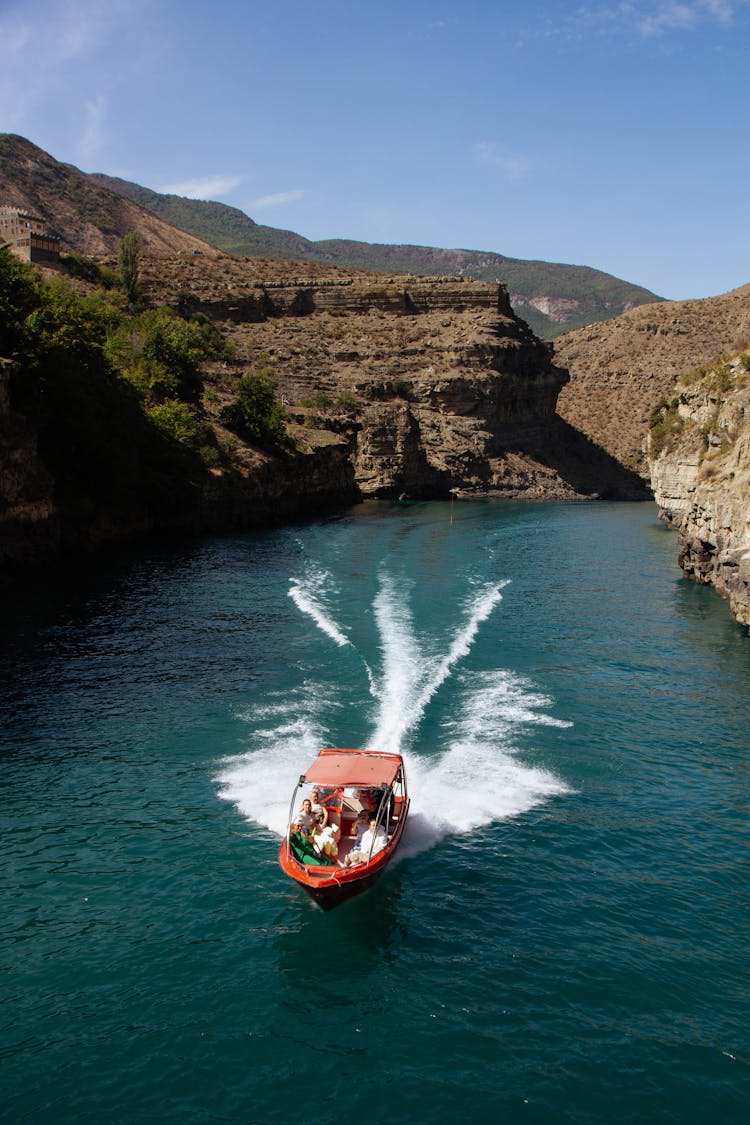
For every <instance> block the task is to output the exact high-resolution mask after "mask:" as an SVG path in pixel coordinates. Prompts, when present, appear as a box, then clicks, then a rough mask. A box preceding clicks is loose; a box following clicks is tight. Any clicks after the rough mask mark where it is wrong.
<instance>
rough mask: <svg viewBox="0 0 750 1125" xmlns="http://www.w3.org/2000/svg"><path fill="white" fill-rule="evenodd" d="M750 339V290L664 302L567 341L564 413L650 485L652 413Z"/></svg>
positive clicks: (563, 341) (558, 345) (560, 348)
mask: <svg viewBox="0 0 750 1125" xmlns="http://www.w3.org/2000/svg"><path fill="white" fill-rule="evenodd" d="M748 336H750V285H745V286H742V287H741V288H740V289H735V290H733V291H732V292H731V293H726V294H724V295H723V296H720V297H709V298H707V299H706V300H703V301H663V302H661V303H659V304H651V305H645V306H641V307H640V308H637V309H633V310H632V311H630V312H628V313H626V314H624V315H623V316H618V317H615V318H614V319H612V320H608V321H604V322H602V323H600V324H596V325H589V326H588V327H586V328H580V329H578V330H576V331H575V332H568V333H566V334H565V335H564V336H559V337H558V338H557V340H556V341H555V356H556V359H557V362H559V363H560V364H562V365H563V366H564V367H566V368H567V369H568V371H569V372H570V382H569V383H568V384H567V386H566V387H564V389H563V390H562V392H561V394H560V398H559V401H558V411H559V413H560V414H561V415H562V417H563V418H565V419H566V420H567V421H568V422H570V423H571V425H573V426H576V427H577V428H578V429H580V430H583V431H584V432H585V433H587V434H588V435H589V437H591V438H592V440H593V441H595V442H596V443H597V445H600V446H602V447H603V448H604V449H606V450H607V451H608V452H609V453H611V454H612V456H613V457H615V458H617V460H618V461H621V462H622V463H623V464H624V465H627V466H628V467H629V468H631V469H634V470H636V471H637V472H639V473H640V474H641V475H642V476H643V478H644V479H646V480H647V479H648V474H649V468H648V463H647V458H646V454H645V451H644V446H643V442H644V438H645V435H646V432H647V430H648V420H649V417H650V415H651V411H652V410H653V409H654V407H655V406H657V405H658V404H659V403H660V402H662V401H664V400H665V399H667V400H668V399H670V398H671V397H672V395H673V393H674V391H673V387H674V386H675V384H676V383H677V381H678V379H679V378H680V376H681V375H683V374H685V373H686V372H688V371H692V370H694V369H695V368H696V367H698V366H699V365H700V364H701V363H711V362H712V361H713V360H714V359H715V358H716V356H717V355H721V354H722V353H727V352H730V351H731V350H732V349H733V347H734V346H735V345H736V342H737V341H738V340H741V339H742V338H743V337H748Z"/></svg>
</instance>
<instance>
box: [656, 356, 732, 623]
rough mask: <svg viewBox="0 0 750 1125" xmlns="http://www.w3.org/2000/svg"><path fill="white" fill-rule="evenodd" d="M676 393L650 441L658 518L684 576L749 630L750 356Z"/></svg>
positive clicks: (718, 367) (683, 385) (718, 366)
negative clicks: (673, 533) (706, 587)
mask: <svg viewBox="0 0 750 1125" xmlns="http://www.w3.org/2000/svg"><path fill="white" fill-rule="evenodd" d="M675 392H676V393H675V397H674V398H673V400H672V402H671V403H670V404H669V406H665V407H663V408H662V410H661V411H660V412H658V413H657V414H656V415H655V417H654V425H653V427H652V433H651V437H650V440H649V461H650V467H651V481H652V486H653V490H654V495H655V498H656V501H657V503H658V505H659V510H660V516H661V518H662V519H664V520H665V522H666V523H668V524H669V525H670V526H671V527H674V528H676V529H677V531H678V533H679V554H678V561H679V564H680V566H681V567H682V569H683V570H684V572H685V574H687V575H689V576H690V577H692V578H695V579H696V580H697V581H699V582H702V583H710V584H712V585H713V586H714V587H715V588H716V589H717V590H718V592H719V593H720V594H722V595H723V596H724V597H726V598H727V599H728V600H729V604H730V608H731V611H732V614H733V615H734V617H735V618H736V619H737V621H739V622H740V623H742V624H743V625H750V354H747V353H744V354H743V355H742V356H739V357H736V358H734V359H733V360H731V361H721V362H718V363H717V364H715V365H714V366H713V367H712V368H711V369H710V370H709V371H707V372H704V373H702V374H701V375H700V376H699V377H697V379H696V381H694V382H690V381H684V382H681V383H679V384H678V385H677V387H676V388H675Z"/></svg>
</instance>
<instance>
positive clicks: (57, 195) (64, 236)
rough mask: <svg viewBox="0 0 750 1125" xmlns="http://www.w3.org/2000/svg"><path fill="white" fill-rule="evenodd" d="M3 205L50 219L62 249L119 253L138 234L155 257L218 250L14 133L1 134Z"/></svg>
mask: <svg viewBox="0 0 750 1125" xmlns="http://www.w3.org/2000/svg"><path fill="white" fill-rule="evenodd" d="M0 203H3V204H8V205H10V206H15V207H23V208H25V209H26V210H28V211H30V212H31V213H32V214H33V215H36V216H38V217H40V218H42V219H44V220H45V222H46V223H47V225H48V226H49V228H50V230H51V231H52V232H53V233H55V234H57V235H58V236H59V237H60V239H61V244H62V249H63V250H65V251H77V252H78V253H83V254H112V253H115V252H116V250H117V247H118V245H119V242H120V239H121V238H122V236H123V235H124V234H127V233H128V231H131V230H135V231H137V232H138V234H139V235H140V236H141V239H142V242H143V245H144V247H145V248H146V250H148V251H149V252H150V253H152V254H169V253H174V252H175V251H179V250H183V251H188V252H190V251H192V250H200V251H201V252H202V253H203V254H208V255H215V254H216V251H215V250H214V248H213V247H212V246H209V245H208V244H207V243H205V242H202V241H201V240H200V239H199V238H194V237H193V236H192V235H190V234H186V233H185V232H184V231H181V230H177V228H176V227H172V226H170V225H169V224H168V223H165V222H164V221H163V220H162V219H159V218H157V216H156V215H154V214H153V213H152V212H151V211H147V210H146V208H145V207H140V206H139V205H138V204H137V203H133V202H132V201H131V200H129V199H124V198H123V197H122V196H120V195H116V194H115V193H114V192H112V191H109V190H108V189H106V188H102V187H99V186H97V185H96V184H94V183H93V182H92V181H91V180H90V179H89V178H88V176H85V175H84V174H83V173H82V172H79V171H78V169H77V168H74V167H73V166H72V165H70V164H61V163H60V162H59V161H57V160H55V159H54V158H53V157H51V156H49V154H48V153H46V152H44V150H43V149H41V148H37V146H36V145H33V144H31V142H30V141H27V140H25V138H23V137H18V136H15V135H13V134H7V133H6V134H0Z"/></svg>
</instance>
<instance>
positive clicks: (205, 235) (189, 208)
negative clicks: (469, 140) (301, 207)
mask: <svg viewBox="0 0 750 1125" xmlns="http://www.w3.org/2000/svg"><path fill="white" fill-rule="evenodd" d="M90 179H92V180H93V181H94V182H95V183H96V184H98V185H101V186H105V187H107V188H108V189H109V190H111V191H114V192H117V193H118V194H120V195H122V196H123V197H126V198H128V199H130V200H133V201H135V202H137V203H139V204H140V205H141V206H143V207H147V208H148V209H149V210H151V211H152V212H153V213H154V214H155V215H158V216H159V217H160V218H162V219H164V220H165V221H166V222H168V223H172V224H174V225H175V226H177V227H180V228H181V229H182V230H185V231H189V232H190V233H191V234H193V235H195V236H197V237H199V238H201V239H204V240H205V241H206V242H210V243H212V245H214V246H217V247H219V248H220V249H222V250H224V251H226V252H227V253H230V254H241V255H248V256H251V257H255V256H257V255H260V256H262V257H266V258H296V259H298V260H300V261H319V262H325V263H328V264H330V265H338V266H345V267H350V268H353V269H358V270H369V271H374V272H377V273H389V274H405V273H409V274H420V275H423V276H427V277H436V276H443V275H445V274H462V275H464V276H466V277H470V278H473V279H475V280H478V281H491V282H495V283H497V282H500V283H502V284H503V285H504V286H505V287H506V289H507V290H508V292H509V294H510V299H511V304H512V305H513V308H514V309H515V311H516V313H517V314H518V315H519V316H522V317H523V318H524V320H526V322H527V323H528V324H529V326H530V327H531V329H532V330H533V331H534V332H535V333H536V334H537V335H538V336H541V337H542V338H543V339H552V338H553V337H555V336H557V335H558V334H559V333H560V332H563V331H566V330H570V329H572V328H576V327H578V326H580V325H585V324H591V323H594V322H596V321H599V320H603V319H605V318H607V317H611V316H617V315H619V314H620V313H622V312H624V311H625V310H626V309H629V308H632V307H633V306H636V305H642V304H647V303H649V302H652V301H658V300H659V298H658V297H657V296H656V295H655V294H654V293H651V292H650V291H649V290H648V289H644V288H642V287H641V286H638V285H631V284H630V283H629V282H627V281H621V280H620V279H619V278H616V277H612V276H611V275H610V274H607V273H602V272H601V271H600V270H594V269H591V268H589V267H588V266H571V265H563V264H559V263H555V262H537V261H523V260H520V259H516V258H507V257H504V256H503V255H502V254H495V253H491V252H487V251H481V250H443V249H440V248H437V247H429V246H390V245H374V244H371V243H369V242H354V241H349V240H345V239H329V240H324V241H320V242H312V241H310V240H309V239H306V238H303V237H302V235H299V234H295V233H294V232H293V231H288V230H279V229H277V228H275V227H268V226H262V225H260V224H258V223H255V222H253V220H252V219H251V218H249V217H248V216H247V215H245V214H244V212H242V211H239V210H238V209H237V208H236V207H228V206H227V205H226V204H223V203H216V202H205V201H202V200H198V199H185V198H183V197H181V196H177V195H163V194H160V193H159V192H156V191H152V190H151V189H150V188H144V187H141V186H140V185H139V184H134V183H130V182H129V181H127V180H121V179H117V178H116V177H113V176H105V175H103V174H101V173H92V174H91V176H90Z"/></svg>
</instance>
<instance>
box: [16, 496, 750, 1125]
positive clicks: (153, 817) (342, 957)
mask: <svg viewBox="0 0 750 1125" xmlns="http://www.w3.org/2000/svg"><path fill="white" fill-rule="evenodd" d="M452 517H453V522H452V523H451V511H450V508H449V507H448V505H444V504H437V503H435V504H415V505H406V506H402V505H380V506H377V505H371V506H364V507H361V508H358V509H356V510H353V511H352V512H351V513H349V514H347V515H345V516H343V517H341V518H338V519H334V520H330V521H328V522H325V523H320V524H313V525H306V526H299V527H293V528H286V529H282V530H274V531H270V532H265V533H258V534H248V535H243V536H235V537H230V538H226V539H219V538H211V539H205V540H200V541H198V542H190V543H186V544H183V545H180V546H176V547H169V548H166V547H165V548H151V549H148V550H143V551H141V552H132V553H131V554H130V555H129V556H128V557H127V558H119V559H117V560H116V561H113V560H109V561H106V562H104V561H102V560H101V559H100V560H98V561H97V562H96V563H93V562H92V563H89V564H86V565H85V566H84V567H83V568H79V569H78V570H76V571H75V572H73V573H70V574H68V575H62V576H60V577H59V578H58V579H57V580H56V581H55V582H54V583H52V584H51V585H50V586H49V588H48V589H47V590H46V591H45V593H44V595H43V596H39V597H37V598H36V599H35V600H34V601H33V602H29V601H27V600H26V599H23V600H22V599H17V600H16V602H15V604H13V605H10V606H5V607H4V612H3V618H2V625H1V626H0V639H1V641H2V659H1V661H0V730H1V731H2V756H1V758H0V769H1V773H0V776H1V777H2V805H1V807H0V822H1V824H2V840H3V852H2V867H1V873H0V932H1V933H2V943H1V945H0V951H1V956H2V985H1V986H0V987H1V988H2V996H1V999H2V1005H1V1007H0V1026H1V1027H2V1034H1V1035H0V1106H1V1107H2V1108H0V1118H2V1119H3V1120H8V1121H13V1122H20V1121H23V1122H42V1121H45V1122H46V1121H55V1122H68V1121H75V1122H87V1123H88V1122H91V1123H93V1122H111V1121H117V1122H150V1121H157V1120H159V1121H161V1120H168V1121H171V1120H174V1121H190V1122H193V1121H232V1122H234V1121H242V1122H282V1121H283V1122H286V1121H287V1120H289V1119H294V1120H296V1121H300V1122H318V1121H326V1120H329V1119H331V1118H338V1117H339V1116H340V1115H345V1118H346V1119H347V1120H348V1119H350V1118H351V1119H352V1120H356V1121H357V1122H358V1123H361V1125H365V1123H369V1122H377V1123H379V1125H380V1123H381V1122H383V1121H386V1120H391V1121H398V1122H402V1121H403V1122H410V1121H419V1122H444V1121H451V1120H452V1121H456V1120H460V1121H464V1120H473V1119H474V1118H476V1117H479V1116H480V1115H483V1114H487V1115H490V1114H491V1115H492V1118H491V1119H492V1120H501V1121H506V1122H515V1121H519V1122H550V1121H555V1122H558V1121H570V1122H604V1121H606V1122H646V1121H659V1122H668V1121H670V1122H671V1121H674V1122H693V1121H695V1122H739V1121H744V1120H746V1115H747V1108H748V1097H749V1096H750V1066H749V1064H750V996H749V992H750V988H749V985H750V970H749V969H748V934H749V930H750V927H749V925H748V922H749V918H748V897H747V890H748V837H749V835H750V834H749V833H748V815H747V814H748V796H749V794H750V771H749V769H748V761H749V758H750V754H749V748H748V718H749V711H750V702H749V700H750V693H749V692H748V684H749V683H750V641H748V638H747V636H746V631H745V630H742V629H740V628H739V627H737V626H736V625H734V624H732V622H731V620H730V618H729V615H728V611H727V607H726V605H725V603H723V602H722V601H721V600H720V599H719V598H718V597H717V596H716V595H715V594H714V593H713V592H712V591H710V590H707V589H702V588H699V587H697V586H696V585H694V584H691V583H689V582H687V581H685V580H684V579H682V578H681V576H680V572H679V570H678V569H677V567H676V564H675V553H676V539H675V537H674V536H673V534H672V533H670V532H669V531H667V530H666V529H665V528H664V527H662V526H661V525H660V524H659V523H658V522H657V520H656V516H655V509H654V508H653V507H652V506H651V505H630V504H621V505H615V504H581V505H563V504H559V505H554V504H545V505H524V504H510V505H499V504H492V503H467V504H459V505H456V507H455V511H454V512H453V514H452ZM324 744H327V745H342V746H371V747H374V746H379V747H382V748H385V749H400V750H401V751H402V752H403V753H404V754H405V757H406V761H407V765H408V770H409V781H410V789H411V795H412V799H413V805H412V816H411V818H410V823H409V825H408V835H407V839H406V840H405V843H404V846H403V849H402V855H401V856H400V859H399V861H398V862H397V864H396V865H395V866H394V867H391V868H390V869H389V871H388V872H387V873H386V875H385V876H384V877H383V879H382V880H381V881H380V883H379V884H378V885H377V886H376V887H375V888H374V889H373V890H372V891H370V892H369V893H368V894H367V895H365V896H364V897H363V898H361V899H357V900H354V901H352V902H351V903H349V904H347V905H345V906H342V907H341V908H340V909H338V910H336V911H334V912H332V913H331V914H324V913H323V912H321V911H320V910H318V909H317V908H316V907H315V906H314V905H313V903H312V902H311V901H310V900H309V899H307V898H306V897H304V896H303V894H302V892H300V891H299V890H298V889H297V888H296V887H295V886H293V885H292V884H290V883H289V882H288V881H287V880H286V879H285V878H284V876H283V875H282V873H281V870H280V869H279V867H278V865H277V862H276V852H277V848H278V841H279V837H278V831H279V830H280V828H281V826H282V825H283V823H284V819H285V816H286V812H287V807H288V801H289V798H290V796H291V791H292V787H293V785H294V783H295V781H296V778H297V775H298V774H299V772H300V770H301V769H304V767H305V765H307V764H308V762H309V760H310V759H311V758H312V756H313V755H314V753H315V751H316V749H317V748H318V747H319V746H320V745H324Z"/></svg>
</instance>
